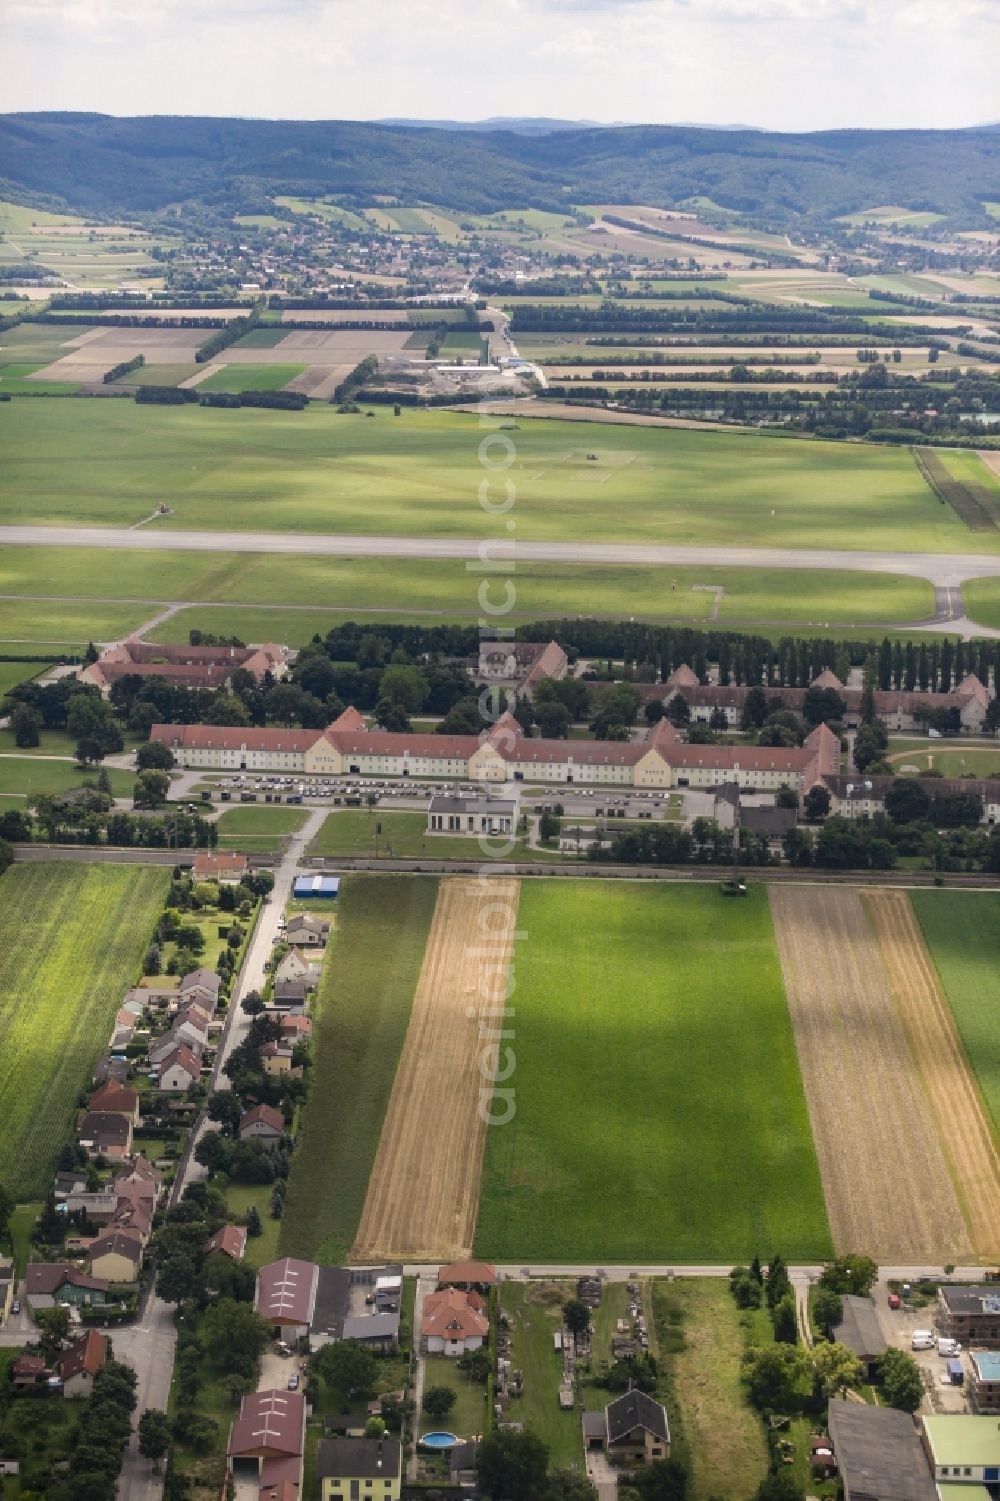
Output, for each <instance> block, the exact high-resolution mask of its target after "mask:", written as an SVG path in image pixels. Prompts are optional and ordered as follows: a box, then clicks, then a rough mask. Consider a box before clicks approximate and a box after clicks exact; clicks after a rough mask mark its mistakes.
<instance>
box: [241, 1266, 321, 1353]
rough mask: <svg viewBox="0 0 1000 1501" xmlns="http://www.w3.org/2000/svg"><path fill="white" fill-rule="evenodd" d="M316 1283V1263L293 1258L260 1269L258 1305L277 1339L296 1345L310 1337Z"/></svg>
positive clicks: (256, 1297)
mask: <svg viewBox="0 0 1000 1501" xmlns="http://www.w3.org/2000/svg"><path fill="white" fill-rule="evenodd" d="M316 1283H317V1267H316V1266H315V1264H314V1263H313V1262H311V1261H299V1260H297V1259H296V1258H295V1257H293V1256H285V1257H283V1258H282V1259H281V1260H280V1261H272V1262H269V1263H268V1265H267V1266H262V1267H261V1268H260V1270H259V1271H258V1273H257V1290H256V1296H255V1300H254V1306H255V1307H256V1309H257V1312H258V1313H259V1314H260V1316H261V1318H262V1319H266V1320H267V1322H268V1323H269V1324H270V1326H271V1328H272V1329H273V1330H274V1334H275V1338H276V1339H284V1340H288V1341H289V1343H294V1342H295V1341H296V1340H299V1339H303V1338H305V1337H307V1336H308V1334H309V1327H310V1325H311V1323H312V1319H313V1310H314V1308H315V1304H316Z"/></svg>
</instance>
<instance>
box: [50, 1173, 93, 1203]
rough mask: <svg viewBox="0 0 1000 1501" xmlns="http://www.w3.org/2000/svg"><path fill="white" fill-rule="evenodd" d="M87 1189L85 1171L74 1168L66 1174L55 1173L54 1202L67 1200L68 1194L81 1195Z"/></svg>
mask: <svg viewBox="0 0 1000 1501" xmlns="http://www.w3.org/2000/svg"><path fill="white" fill-rule="evenodd" d="M86 1187H87V1170H86V1169H85V1168H81V1167H75V1168H72V1169H70V1170H69V1171H66V1172H59V1173H56V1177H55V1188H54V1192H55V1196H56V1201H57V1202H58V1201H59V1200H60V1199H68V1198H69V1196H70V1194H74V1193H83V1191H84V1190H85V1189H86Z"/></svg>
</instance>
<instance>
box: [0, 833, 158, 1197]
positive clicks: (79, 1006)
mask: <svg viewBox="0 0 1000 1501" xmlns="http://www.w3.org/2000/svg"><path fill="white" fill-rule="evenodd" d="M168 877H169V872H168V871H166V870H162V869H157V868H155V867H150V866H142V865H86V864H77V863H76V862H73V863H58V864H51V865H50V864H31V865H15V866H12V867H11V869H10V870H8V871H7V872H6V874H5V875H4V876H3V878H2V882H0V887H2V889H0V1055H2V1057H3V1060H4V1067H3V1069H2V1071H0V1110H2V1112H3V1120H4V1123H5V1129H4V1132H3V1138H2V1140H0V1181H2V1182H3V1183H4V1184H5V1185H6V1186H7V1187H8V1188H9V1189H10V1190H11V1191H12V1192H13V1193H14V1194H15V1195H17V1196H18V1197H19V1198H27V1197H30V1196H31V1195H32V1194H36V1195H37V1194H38V1193H39V1192H40V1191H42V1190H44V1188H45V1187H46V1180H47V1177H48V1174H49V1172H50V1171H51V1168H52V1161H53V1158H54V1157H55V1154H56V1151H57V1150H58V1148H59V1146H60V1145H61V1144H62V1142H63V1141H65V1140H66V1138H67V1136H69V1135H70V1134H71V1130H70V1128H71V1124H72V1117H73V1111H74V1108H75V1105H76V1100H77V1096H78V1094H79V1092H80V1090H81V1089H82V1088H84V1086H85V1085H86V1084H87V1082H88V1081H89V1079H90V1077H91V1070H92V1068H93V1066H94V1063H95V1062H96V1061H97V1059H98V1057H99V1056H100V1053H101V1050H102V1049H103V1048H104V1046H105V1044H106V1043H107V1040H108V1036H109V1034H110V1031H111V1024H112V1022H113V1021H114V1018H115V1013H116V1012H117V1010H118V1007H119V1005H120V1004H121V999H122V996H123V995H124V993H125V991H126V990H127V989H128V987H129V986H130V985H132V984H134V983H135V981H136V980H137V979H138V977H139V972H140V968H141V964H142V956H143V954H144V953H145V951H146V948H147V947H148V944H149V938H150V934H151V932H152V929H153V923H154V921H155V919H156V915H157V913H158V912H159V910H160V907H161V906H162V903H163V899H164V897H165V896H166V892H167V885H168Z"/></svg>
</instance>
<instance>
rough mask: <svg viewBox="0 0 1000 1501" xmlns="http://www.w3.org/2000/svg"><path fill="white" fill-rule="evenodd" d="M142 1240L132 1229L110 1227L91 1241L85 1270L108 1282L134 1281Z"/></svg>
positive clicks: (138, 1267)
mask: <svg viewBox="0 0 1000 1501" xmlns="http://www.w3.org/2000/svg"><path fill="white" fill-rule="evenodd" d="M142 1251H143V1242H142V1239H141V1237H140V1236H139V1235H137V1234H136V1233H135V1232H133V1231H128V1230H116V1229H110V1230H107V1231H105V1233H104V1234H103V1235H99V1236H98V1237H97V1239H96V1240H95V1241H92V1242H91V1244H90V1246H89V1248H88V1250H87V1270H88V1272H89V1273H90V1274H91V1276H93V1277H102V1278H104V1279H105V1280H106V1281H108V1282H135V1281H136V1280H137V1279H138V1276H139V1270H140V1268H141V1266H142Z"/></svg>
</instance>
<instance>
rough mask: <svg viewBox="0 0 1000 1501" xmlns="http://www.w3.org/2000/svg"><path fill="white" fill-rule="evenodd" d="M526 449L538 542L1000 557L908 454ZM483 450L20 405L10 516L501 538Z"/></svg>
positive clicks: (607, 439) (645, 433)
mask: <svg viewBox="0 0 1000 1501" xmlns="http://www.w3.org/2000/svg"><path fill="white" fill-rule="evenodd" d="M240 368H241V370H243V371H249V372H252V373H253V374H254V375H255V376H258V375H259V374H260V372H261V371H266V370H268V368H269V367H267V366H243V367H240ZM221 378H222V379H223V380H227V379H229V377H221ZM248 378H249V376H248ZM215 379H216V377H214V376H213V377H209V381H211V380H215ZM207 384H208V382H206V385H207ZM500 420H502V419H498V426H499V423H500ZM515 431H516V436H515V437H514V438H509V437H508V441H510V442H512V443H513V444H514V450H515V452H514V458H513V462H512V463H511V464H510V466H509V467H508V468H507V469H506V470H505V475H504V477H505V479H510V480H511V481H512V482H513V484H514V485H515V488H516V492H517V498H518V501H519V502H520V510H519V512H518V515H519V518H520V520H519V522H518V536H519V537H521V538H524V539H539V540H544V539H551V538H560V537H571V538H573V539H575V540H579V541H588V540H589V541H616V542H629V541H632V542H659V543H677V544H682V543H704V544H708V543H720V544H728V545H733V546H736V545H740V544H744V545H747V546H751V547H766V546H785V547H793V546H799V547H811V548H817V547H824V546H844V547H852V548H853V547H856V548H885V549H886V550H895V549H898V548H899V546H900V545H901V544H905V546H906V547H907V548H908V549H913V550H925V551H940V552H954V551H971V550H979V551H983V552H986V553H993V552H996V551H997V550H998V549H1000V534H996V533H988V532H987V533H981V534H980V533H976V534H973V533H970V532H969V531H968V530H967V529H966V528H965V527H964V526H963V525H962V523H961V522H960V521H959V520H958V518H957V516H956V515H955V514H954V513H953V512H952V511H951V510H950V508H948V507H944V506H942V505H941V504H940V502H939V501H938V500H937V498H936V497H935V496H934V495H933V494H932V492H931V490H930V488H929V487H928V486H927V484H926V483H925V482H924V480H923V479H922V477H921V475H920V473H919V471H918V470H917V467H916V465H915V463H914V462H913V459H912V457H911V456H910V454H909V453H908V452H905V451H902V450H896V449H891V448H880V447H876V446H871V445H864V444H835V443H830V442H823V441H819V440H816V441H813V440H796V441H792V440H790V439H784V438H781V437H776V436H769V435H766V434H760V433H749V434H747V433H727V432H698V431H689V430H684V429H670V428H644V427H628V428H612V427H608V426H606V425H601V424H581V423H573V422H562V421H559V420H550V419H547V418H542V419H537V420H532V419H530V418H522V419H520V420H519V422H518V424H517V427H516V430H515ZM504 436H505V437H507V436H508V435H506V434H505V435H504ZM482 438H483V433H482V431H481V428H480V423H479V420H478V418H477V417H475V416H472V415H469V414H465V413H455V412H446V411H440V410H434V411H418V410H415V409H410V408H404V409H403V413H402V416H400V417H398V418H396V417H394V416H393V415H392V412H391V410H388V411H382V410H380V409H379V410H377V411H376V415H375V417H374V418H371V419H368V418H365V417H364V416H360V415H359V416H344V415H341V414H338V413H337V412H336V411H335V410H334V409H333V408H332V407H330V406H329V404H328V403H323V402H316V403H313V404H312V405H311V406H310V407H309V408H308V409H307V410H305V411H302V412H278V411H262V410H257V409H249V408H248V409H243V410H240V411H213V410H212V409H210V408H200V407H190V406H182V407H157V406H139V405H136V404H135V403H134V402H126V401H102V402H77V401H71V402H70V401H68V402H54V401H51V402H50V401H36V402H31V403H27V402H19V403H9V404H7V405H6V406H0V443H2V445H3V449H4V453H5V458H6V462H5V465H4V469H3V474H2V476H0V515H2V518H3V520H4V521H6V522H26V523H29V522H33V523H39V522H41V523H43V524H46V525H53V526H55V525H59V524H61V523H76V524H79V523H80V522H84V523H87V524H91V525H122V524H125V525H128V524H130V523H132V522H134V521H137V520H139V519H140V518H141V517H142V516H144V515H147V514H148V511H149V498H150V496H151V495H153V496H157V497H158V498H159V499H161V500H164V501H166V502H167V503H168V504H169V505H170V506H171V508H172V512H171V515H170V516H169V517H168V518H165V521H164V523H163V526H164V528H165V529H166V530H169V529H171V528H173V527H181V528H185V527H186V528H190V527H194V528H208V529H213V528H221V529H223V530H240V531H247V530H253V529H261V530H284V531H293V532H294V531H324V532H332V531H344V532H359V533H361V532H363V533H373V532H374V533H379V534H384V535H390V534H400V535H423V536H431V537H435V536H436V537H444V536H452V537H492V536H493V535H494V532H495V530H496V522H495V518H493V517H491V516H489V515H487V514H486V512H484V511H483V510H482V508H481V507H478V506H476V505H474V504H471V505H470V500H469V497H470V496H474V495H475V494H476V492H477V487H478V485H479V481H480V479H481V478H482V472H481V471H482V464H481V462H480V459H479V445H480V442H481V440H482ZM595 451H596V452H597V453H598V455H599V460H598V462H597V463H596V464H594V463H592V462H588V461H587V458H586V455H587V453H588V452H595ZM158 525H159V523H158ZM473 607H474V606H473Z"/></svg>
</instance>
